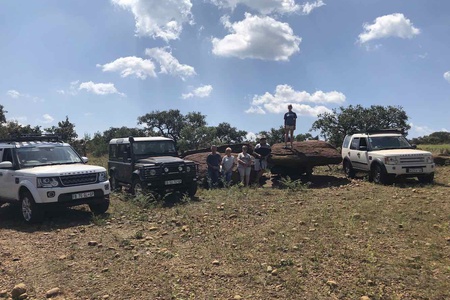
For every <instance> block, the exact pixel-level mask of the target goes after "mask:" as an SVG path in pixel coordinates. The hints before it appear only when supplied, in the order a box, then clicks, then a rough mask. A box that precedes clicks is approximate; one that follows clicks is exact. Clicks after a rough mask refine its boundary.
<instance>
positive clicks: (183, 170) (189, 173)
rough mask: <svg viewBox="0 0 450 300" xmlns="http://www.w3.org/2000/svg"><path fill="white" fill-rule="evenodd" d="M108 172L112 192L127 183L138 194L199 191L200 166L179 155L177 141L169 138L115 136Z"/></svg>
mask: <svg viewBox="0 0 450 300" xmlns="http://www.w3.org/2000/svg"><path fill="white" fill-rule="evenodd" d="M108 172H109V180H110V183H111V190H112V191H114V190H116V191H117V190H120V189H121V188H122V186H126V187H128V188H129V190H130V192H131V193H132V194H134V195H136V194H139V193H145V192H152V193H158V194H161V195H164V194H165V193H167V192H173V191H179V192H181V193H185V194H187V195H189V196H190V197H193V196H194V195H195V193H196V192H197V165H196V164H195V163H194V162H193V161H188V160H183V159H181V158H179V157H178V153H177V150H176V147H175V142H174V141H173V140H172V139H170V138H166V137H128V138H116V139H112V140H111V141H110V142H109V161H108Z"/></svg>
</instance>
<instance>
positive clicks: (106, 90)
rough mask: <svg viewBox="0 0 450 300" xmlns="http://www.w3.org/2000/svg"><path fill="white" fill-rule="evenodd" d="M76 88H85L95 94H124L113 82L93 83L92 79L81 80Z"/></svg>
mask: <svg viewBox="0 0 450 300" xmlns="http://www.w3.org/2000/svg"><path fill="white" fill-rule="evenodd" d="M78 89H79V90H86V91H88V92H90V93H93V94H96V95H109V94H118V95H121V96H125V94H123V93H119V91H118V90H117V89H116V87H115V86H114V84H113V83H93V82H92V81H89V82H82V83H81V84H80V87H79V88H78Z"/></svg>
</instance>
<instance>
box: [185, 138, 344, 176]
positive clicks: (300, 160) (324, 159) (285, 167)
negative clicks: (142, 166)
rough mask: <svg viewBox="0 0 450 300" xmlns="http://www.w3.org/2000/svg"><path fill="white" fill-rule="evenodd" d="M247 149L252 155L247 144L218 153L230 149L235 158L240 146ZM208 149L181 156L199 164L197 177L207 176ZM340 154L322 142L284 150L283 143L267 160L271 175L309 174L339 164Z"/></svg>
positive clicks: (294, 146)
mask: <svg viewBox="0 0 450 300" xmlns="http://www.w3.org/2000/svg"><path fill="white" fill-rule="evenodd" d="M243 145H247V146H248V147H249V151H248V152H249V153H250V154H252V153H253V147H252V145H249V144H235V145H224V146H220V147H218V149H217V150H218V152H219V153H220V154H221V155H222V156H223V155H224V153H225V149H226V148H227V147H230V148H231V149H232V150H231V151H232V155H234V156H235V157H237V155H238V154H239V153H240V152H241V149H242V146H243ZM210 152H211V151H210V149H199V150H195V151H188V152H185V153H184V154H183V158H184V159H188V160H192V161H194V162H196V163H198V164H199V177H200V178H204V177H206V175H207V165H206V157H207V156H208V154H209V153H210ZM341 161H342V159H341V154H340V153H339V152H338V151H337V149H336V148H335V147H333V146H331V145H330V144H328V143H327V142H324V141H316V140H311V141H304V142H294V143H293V147H292V149H291V148H288V149H284V143H280V144H274V145H272V154H271V157H270V159H269V167H270V168H271V171H272V173H275V174H281V175H291V176H292V175H302V174H309V173H311V172H312V169H313V168H314V167H315V166H324V165H331V164H340V163H341Z"/></svg>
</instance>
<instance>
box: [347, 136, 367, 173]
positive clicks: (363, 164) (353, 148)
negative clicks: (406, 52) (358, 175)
mask: <svg viewBox="0 0 450 300" xmlns="http://www.w3.org/2000/svg"><path fill="white" fill-rule="evenodd" d="M347 155H348V158H349V159H350V161H351V163H352V166H353V168H354V169H358V170H364V171H369V155H368V152H367V139H366V138H359V137H355V138H353V140H352V141H351V143H350V149H349V150H348V154H347Z"/></svg>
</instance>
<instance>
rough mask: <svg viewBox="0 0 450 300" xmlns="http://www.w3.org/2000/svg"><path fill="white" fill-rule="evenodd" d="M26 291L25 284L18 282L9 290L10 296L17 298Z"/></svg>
mask: <svg viewBox="0 0 450 300" xmlns="http://www.w3.org/2000/svg"><path fill="white" fill-rule="evenodd" d="M26 292H27V286H26V285H25V284H24V283H19V284H17V285H16V286H14V288H13V289H12V291H11V297H12V298H13V299H18V298H19V296H20V295H22V294H25V293H26Z"/></svg>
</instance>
